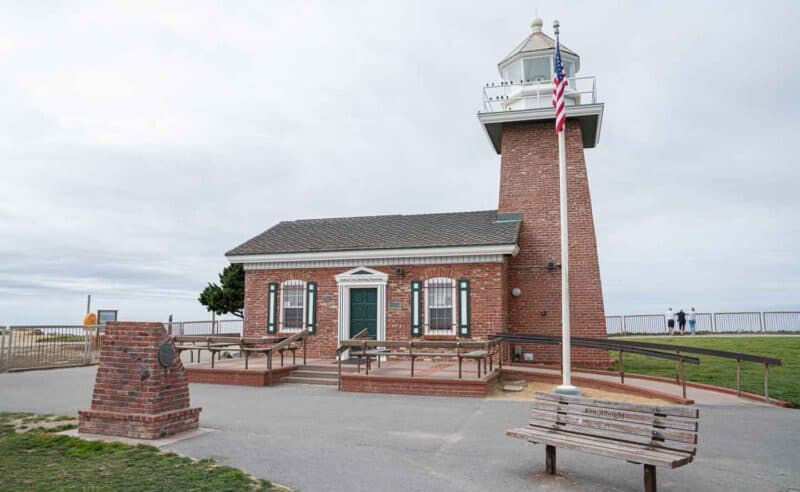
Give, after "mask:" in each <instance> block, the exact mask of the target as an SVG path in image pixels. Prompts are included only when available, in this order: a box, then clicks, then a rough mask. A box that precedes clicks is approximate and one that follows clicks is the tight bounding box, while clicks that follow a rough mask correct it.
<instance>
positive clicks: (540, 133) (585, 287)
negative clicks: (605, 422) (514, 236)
mask: <svg viewBox="0 0 800 492" xmlns="http://www.w3.org/2000/svg"><path fill="white" fill-rule="evenodd" d="M566 150H567V175H568V181H567V183H568V199H569V217H568V220H569V239H570V241H569V248H570V256H569V257H570V309H571V328H572V335H573V336H583V337H605V336H606V330H605V315H604V311H603V292H602V287H601V285H600V267H599V264H598V258H597V241H596V238H595V231H594V219H593V216H592V202H591V197H590V194H589V180H588V177H587V174H586V162H585V160H584V155H583V144H582V140H581V129H580V126H579V125H578V123H577V122H575V121H573V120H569V121H567V126H566ZM498 210H499V211H500V212H519V213H522V215H523V221H522V227H521V229H520V236H519V241H518V244H519V247H520V252H519V254H518V255H517V256H516V257H514V258H511V259H510V260H509V263H508V286H509V290H510V289H512V288H514V287H519V288H520V289H521V290H522V295H521V296H520V297H512V296H508V310H509V314H508V316H509V330H510V331H512V332H516V333H533V334H542V335H556V336H558V335H560V334H561V273H560V270H556V271H548V270H547V269H546V268H545V265H546V264H547V263H548V262H555V263H560V262H561V243H560V241H561V239H560V237H561V236H560V234H561V226H560V223H559V221H560V219H559V170H558V139H557V136H556V133H555V132H554V131H553V122H552V121H542V122H528V123H519V124H506V125H504V127H503V135H502V157H501V175H500V200H499V206H498ZM530 349H534V350H533V351H534V352H535V358H536V360H538V361H557V360H559V358H560V347H558V346H536V347H526V348H525V349H524V350H526V351H528V350H530ZM572 354H573V355H572V357H573V359H572V360H573V363H578V364H586V365H601V366H602V365H607V364H608V362H609V358H608V354H607V353H606V352H604V351H598V350H591V349H573V352H572Z"/></svg>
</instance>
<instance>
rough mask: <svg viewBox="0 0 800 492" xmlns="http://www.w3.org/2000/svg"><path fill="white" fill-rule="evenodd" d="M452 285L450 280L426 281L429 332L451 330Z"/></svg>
mask: <svg viewBox="0 0 800 492" xmlns="http://www.w3.org/2000/svg"><path fill="white" fill-rule="evenodd" d="M453 285H454V284H453V281H452V280H450V279H433V280H430V281H428V329H429V330H444V331H451V330H452V329H453Z"/></svg>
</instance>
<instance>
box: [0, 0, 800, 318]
mask: <svg viewBox="0 0 800 492" xmlns="http://www.w3.org/2000/svg"><path fill="white" fill-rule="evenodd" d="M468 3H469V2H463V1H451V2H431V1H413V2H405V1H404V2H398V1H392V2H375V1H372V2H366V1H365V2H325V1H319V2H260V1H254V2H202V1H197V0H192V1H187V2H184V3H179V2H163V3H161V4H156V3H148V2H141V1H135V2H129V3H123V2H99V1H97V2H93V1H86V2H78V1H71V2H25V1H16V2H14V1H11V0H5V1H3V2H0V322H2V323H6V322H8V323H43V322H62V323H66V322H76V323H77V322H79V321H80V320H81V318H82V314H83V312H84V309H85V299H86V294H88V293H92V294H93V296H94V305H93V307H94V308H117V309H119V310H120V315H121V317H122V318H126V319H141V320H163V319H166V317H167V316H168V315H169V314H170V313H172V314H174V315H175V317H176V319H187V318H205V317H206V313H205V311H204V310H203V309H202V307H201V306H199V304H198V303H197V302H196V297H197V294H198V292H199V291H200V290H201V289H202V288H203V286H204V285H205V283H206V282H207V281H209V280H214V279H215V278H216V273H217V272H218V271H219V270H220V269H221V268H222V267H223V266H224V265H225V259H224V256H223V255H224V252H225V251H226V250H227V249H230V248H231V247H233V246H235V245H237V244H239V243H240V242H242V241H244V240H246V239H248V238H249V237H251V236H253V235H255V234H257V233H259V232H261V231H263V230H264V229H266V228H267V227H269V226H270V225H272V224H273V223H275V222H277V221H279V220H282V219H296V218H313V217H327V216H348V215H371V214H384V213H424V212H435V211H458V210H476V209H489V208H494V207H496V204H497V188H498V178H499V157H498V156H497V155H496V154H494V152H493V151H492V149H491V147H490V145H489V142H488V141H487V139H486V137H485V136H484V134H483V132H482V130H481V128H480V126H479V124H478V122H477V120H476V112H477V110H478V108H479V107H480V102H481V86H482V85H483V84H484V83H485V82H487V81H494V80H498V74H497V69H496V64H497V62H498V61H499V60H500V59H501V58H502V57H503V56H504V55H505V54H506V53H507V52H508V51H510V50H511V48H513V47H514V46H515V45H516V44H517V43H518V42H519V41H520V40H522V39H523V38H524V36H525V35H526V34H527V33H528V31H529V24H530V22H531V20H532V18H533V17H534V15H535V11H536V10H537V9H538V12H539V14H540V15H541V16H542V17H544V19H545V27H546V28H547V29H546V30H547V32H550V29H549V26H550V25H551V24H552V21H553V19H554V18H556V17H557V18H559V19H560V21H561V23H562V40H563V41H564V43H565V44H566V45H567V46H569V47H570V48H571V49H573V50H575V51H577V52H578V53H579V54H580V55H581V59H582V65H581V68H582V70H581V74H582V75H596V76H597V77H598V86H599V91H600V92H599V95H600V98H601V100H602V101H604V102H605V104H606V111H605V115H604V120H603V124H604V127H603V131H602V138H601V142H600V145H599V146H598V147H597V148H596V149H592V150H587V152H586V156H587V162H588V165H589V177H590V181H591V186H592V195H593V196H592V198H593V202H594V211H595V222H596V227H597V231H598V242H599V250H600V266H601V270H602V276H603V287H604V291H605V302H606V311H607V313H608V314H618V313H623V312H626V313H642V312H651V311H655V312H661V311H662V310H663V309H664V308H665V307H666V305H667V304H672V305H674V306H682V307H688V306H690V305H696V306H697V307H698V309H700V310H703V311H708V310H746V309H777V308H794V309H799V308H800V255H798V251H800V220H798V217H797V214H798V210H800V192H799V191H800V163H798V159H797V158H796V157H795V150H793V147H792V145H793V143H792V142H796V141H795V140H794V139H795V138H797V136H798V135H800V124H799V123H798V121H800V104H798V101H797V99H798V97H800V82H798V81H799V80H800V68H798V65H797V63H796V61H797V60H798V59H800V32H799V31H798V30H797V29H796V27H797V25H798V24H800V22H798V21H800V7H799V6H798V5H797V3H796V2H777V1H776V2H768V3H764V4H757V3H753V2H752V1H751V2H730V1H720V2H700V1H691V2H633V1H631V2H599V1H584V2H564V1H559V2H555V1H552V2H547V1H539V2H536V1H503V2H500V3H487V2H473V3H471V4H469V5H468Z"/></svg>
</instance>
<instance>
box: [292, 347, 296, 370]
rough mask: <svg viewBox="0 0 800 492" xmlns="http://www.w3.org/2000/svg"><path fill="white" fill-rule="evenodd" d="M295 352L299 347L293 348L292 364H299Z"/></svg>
mask: <svg viewBox="0 0 800 492" xmlns="http://www.w3.org/2000/svg"><path fill="white" fill-rule="evenodd" d="M295 352H297V349H295V350H292V365H293V366H296V365H297V358H296V356H297V354H296V353H295Z"/></svg>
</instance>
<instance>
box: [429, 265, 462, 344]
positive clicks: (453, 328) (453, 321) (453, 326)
mask: <svg viewBox="0 0 800 492" xmlns="http://www.w3.org/2000/svg"><path fill="white" fill-rule="evenodd" d="M444 282H450V286H451V287H450V302H451V303H452V306H451V313H450V329H449V330H448V331H445V330H441V329H436V330H433V331H431V330H430V309H431V296H430V292H431V289H430V288H428V285H429V283H444ZM457 285H458V284H457V283H456V281H455V279H452V278H449V277H436V278H430V279H427V280H425V284H424V286H423V290H424V291H425V296H424V299H425V304H424V306H423V307H422V308H423V310H424V311H425V314H424V318H423V319H424V326H425V327H424V331H425V334H426V335H434V336H435V335H442V336H450V335H456V334H458V331H457V330H458V319H457V318H458V316H457V314H458V311H456V309H457V305H458V298H457V297H456V286H457Z"/></svg>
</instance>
